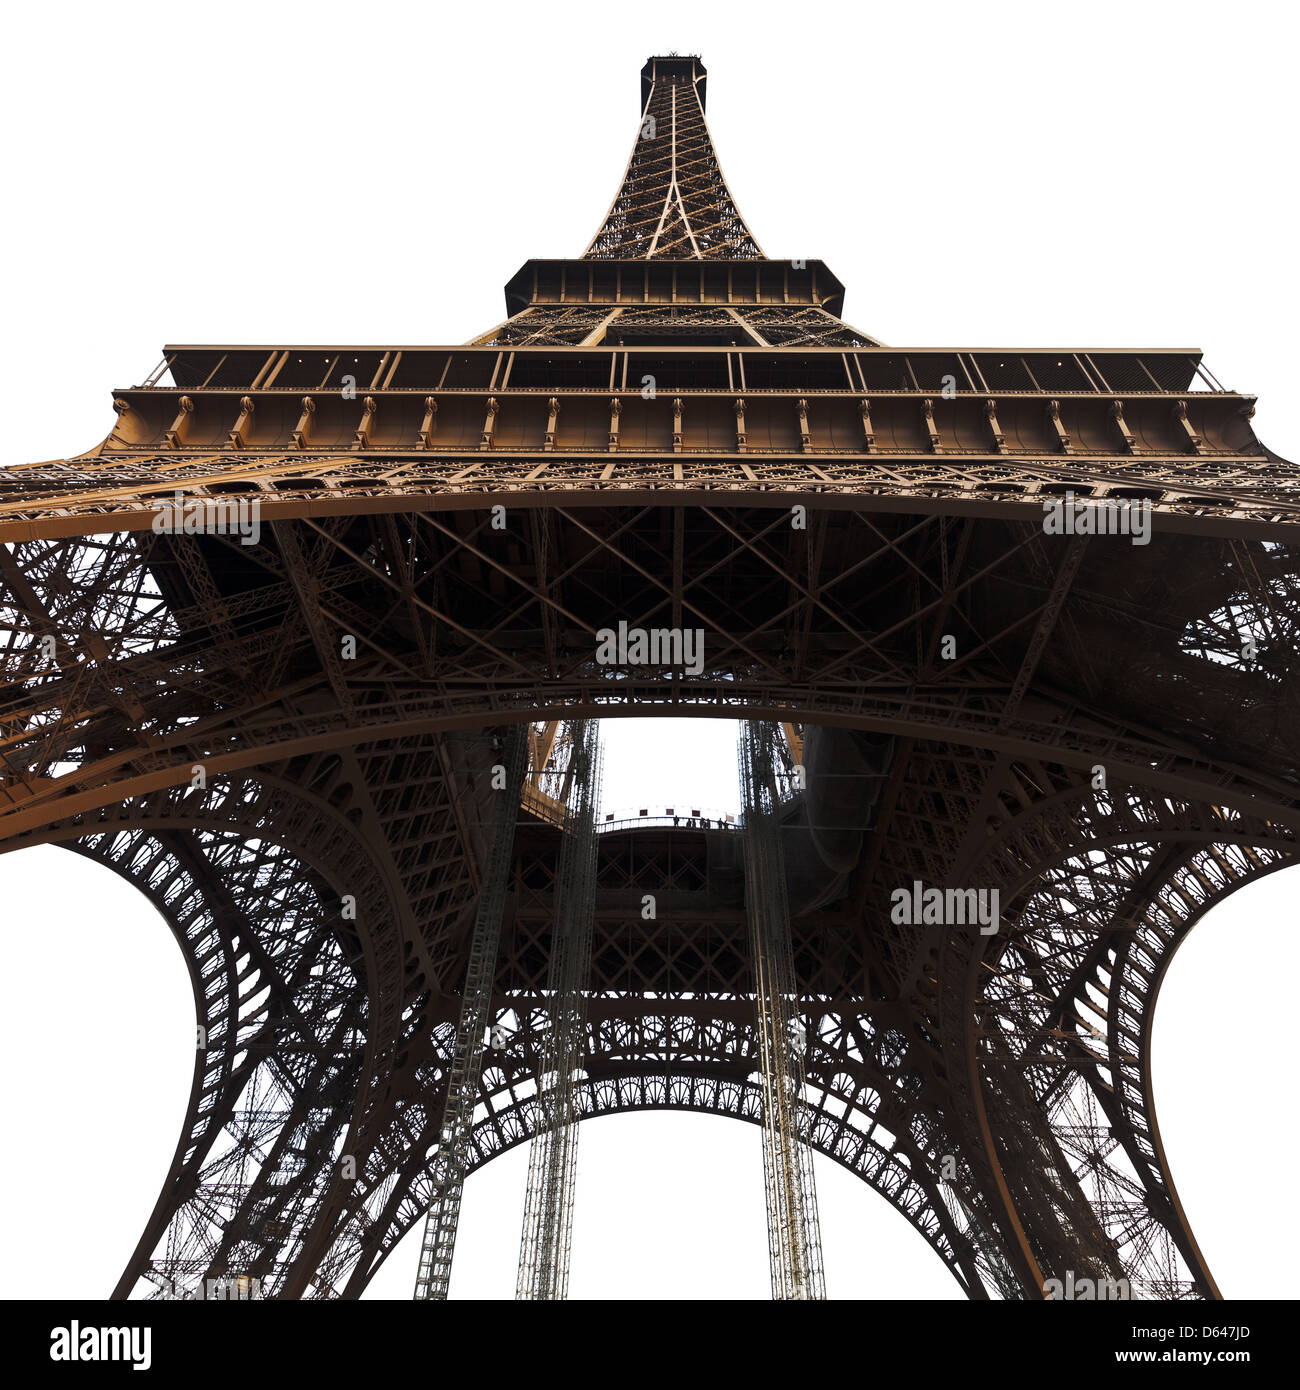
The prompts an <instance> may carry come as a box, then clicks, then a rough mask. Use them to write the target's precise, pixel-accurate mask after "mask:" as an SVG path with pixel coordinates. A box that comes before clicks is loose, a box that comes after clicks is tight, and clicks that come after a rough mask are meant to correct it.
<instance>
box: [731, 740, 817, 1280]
mask: <svg viewBox="0 0 1300 1390" xmlns="http://www.w3.org/2000/svg"><path fill="white" fill-rule="evenodd" d="M779 737H780V734H779V732H778V730H777V726H776V725H775V724H768V723H762V724H758V723H748V724H744V725H742V728H741V735H740V782H741V792H742V796H743V801H744V808H745V906H746V915H747V916H748V919H749V942H750V954H751V957H752V961H753V968H754V1003H755V1012H756V1017H757V1029H758V1046H759V1060H760V1065H761V1068H762V1084H763V1176H764V1179H765V1181H766V1186H767V1243H768V1254H769V1257H770V1260H771V1268H772V1297H773V1298H776V1299H814V1298H825V1297H826V1280H825V1276H824V1274H823V1271H822V1241H821V1227H820V1224H819V1222H818V1217H817V1187H816V1184H815V1182H814V1179H813V1168H812V1151H811V1149H810V1148H809V1146H808V1144H807V1143H806V1142H805V1139H806V1136H805V1135H804V1133H803V1132H802V1130H803V1125H804V1124H805V1123H806V1121H805V1120H804V1119H803V1118H801V1117H802V1114H803V1107H802V1105H801V1101H802V1099H803V1089H804V1060H803V1059H804V1053H805V1051H806V1049H807V1033H806V1031H805V1030H806V1025H805V1023H804V1020H803V1017H802V1010H801V1007H800V999H799V995H798V993H797V991H796V986H795V975H794V956H793V952H792V951H791V948H790V910H789V904H788V901H787V898H786V887H785V865H784V862H783V859H782V855H781V838H780V821H779V812H780V797H779V793H778V790H777V776H778V771H777V768H778V747H777V740H778V738H779Z"/></svg>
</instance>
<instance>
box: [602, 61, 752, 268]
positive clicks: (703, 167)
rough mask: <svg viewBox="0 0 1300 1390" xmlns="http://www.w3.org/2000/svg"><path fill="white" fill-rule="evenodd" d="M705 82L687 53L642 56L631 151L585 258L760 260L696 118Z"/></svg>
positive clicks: (704, 128) (701, 67)
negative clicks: (638, 106) (636, 123)
mask: <svg viewBox="0 0 1300 1390" xmlns="http://www.w3.org/2000/svg"><path fill="white" fill-rule="evenodd" d="M706 81H707V73H706V70H705V67H704V64H703V63H701V62H700V60H699V58H698V57H696V56H695V55H693V54H688V55H686V56H684V57H683V56H679V55H678V54H668V55H667V56H664V57H653V58H649V59H647V61H646V65H645V66H644V67H643V68H642V69H641V123H640V125H639V126H638V128H637V133H636V139H635V141H634V142H633V145H632V153H631V156H630V157H629V159H628V162H627V168H626V170H625V171H624V173H623V181H622V183H621V184H620V185H619V189H618V192H617V193H616V194H615V195H614V201H613V202H612V203H611V204H610V206H609V211H608V212H607V213H606V214H605V220H604V222H602V223H601V226H600V230H599V231H598V232H597V233H596V235H595V236H594V237H592V239H591V244H590V245H589V246H588V247H587V249H586V251H585V252H584V253H583V255H584V258H585V259H588V260H622V261H626V260H647V261H648V260H665V261H667V260H676V261H682V260H700V261H752V260H763V259H766V257H765V256H764V254H763V249H762V247H761V246H759V244H758V242H757V241H756V240H755V238H754V236H753V235H752V233H751V232H750V230H749V228H748V227H747V226H746V225H745V222H744V219H743V218H742V217H741V215H740V212H739V210H738V209H737V207H736V201H735V199H734V198H733V197H732V196H731V191H730V190H729V189H728V187H727V182H726V180H725V179H724V178H723V175H722V166H721V165H720V164H719V163H718V156H717V153H716V152H715V150H714V148H713V138H712V137H711V136H710V134H709V127H708V125H707V123H706V122H705V119H704V89H705V83H706Z"/></svg>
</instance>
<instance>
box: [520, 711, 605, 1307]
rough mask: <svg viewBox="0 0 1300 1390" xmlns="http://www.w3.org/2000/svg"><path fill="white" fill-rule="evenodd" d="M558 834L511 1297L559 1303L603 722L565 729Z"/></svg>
mask: <svg viewBox="0 0 1300 1390" xmlns="http://www.w3.org/2000/svg"><path fill="white" fill-rule="evenodd" d="M569 748H570V754H569V769H568V773H567V776H566V783H567V785H566V787H565V789H564V790H565V796H564V798H563V799H564V802H565V811H564V832H563V838H562V841H561V845H560V865H559V873H558V876H557V878H556V884H555V921H554V926H553V928H552V939H551V963H550V968H549V970H548V972H547V980H546V987H547V993H548V994H549V996H550V1026H549V1028H548V1029H547V1031H546V1041H545V1045H544V1048H543V1056H542V1067H541V1072H540V1074H539V1075H538V1078H537V1131H536V1133H535V1135H534V1137H533V1143H532V1148H531V1150H530V1152H529V1156H528V1195H527V1198H526V1201H525V1205H524V1228H523V1235H522V1238H521V1240H520V1244H519V1276H518V1279H517V1281H516V1284H515V1297H516V1298H519V1299H542V1300H550V1299H563V1298H566V1297H567V1296H568V1292H569V1248H570V1243H571V1240H572V1236H573V1186H574V1175H575V1173H576V1171H577V1155H578V1118H579V1117H578V1109H577V1094H576V1088H575V1081H576V1076H577V1072H578V1069H579V1067H580V1066H581V1065H582V1057H583V1050H584V1047H585V1044H586V1033H587V1026H586V1024H587V1019H586V1013H587V1009H586V990H587V986H588V981H589V977H590V974H591V933H592V919H593V917H594V914H595V908H596V808H597V805H598V804H599V801H600V773H601V757H600V745H599V726H598V724H597V722H596V721H595V720H594V719H578V720H574V721H572V723H571V724H570V725H569Z"/></svg>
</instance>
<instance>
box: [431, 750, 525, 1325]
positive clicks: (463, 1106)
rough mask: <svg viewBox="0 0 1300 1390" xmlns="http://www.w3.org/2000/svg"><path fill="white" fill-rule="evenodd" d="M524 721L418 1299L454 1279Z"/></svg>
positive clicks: (437, 1163) (489, 876) (477, 936)
mask: <svg viewBox="0 0 1300 1390" xmlns="http://www.w3.org/2000/svg"><path fill="white" fill-rule="evenodd" d="M528 727H529V726H528V725H527V724H516V725H515V726H514V727H513V728H512V729H511V730H510V732H509V734H508V735H507V736H506V744H505V752H504V764H503V766H504V768H505V785H504V786H503V787H499V788H497V789H496V790H495V791H494V792H493V810H492V843H491V846H490V848H489V850H488V859H487V864H486V865H485V867H484V872H483V876H482V882H481V884H480V886H479V895H478V910H477V912H476V914H475V917H474V932H473V935H472V936H471V938H470V947H469V965H468V967H467V969H466V971H465V988H464V992H463V993H462V995H461V1001H460V1020H459V1022H458V1023H457V1024H456V1047H455V1052H454V1054H453V1057H452V1063H451V1072H450V1075H449V1076H448V1078H447V1098H446V1101H445V1103H444V1108H443V1119H442V1130H441V1132H440V1133H439V1135H438V1152H437V1154H436V1155H435V1157H434V1161H433V1200H432V1201H431V1202H430V1204H429V1211H428V1215H427V1216H426V1217H425V1221H424V1243H423V1244H422V1246H421V1247H420V1267H419V1270H418V1271H417V1273H416V1276H415V1297H416V1299H445V1298H446V1297H447V1288H448V1285H449V1284H450V1283H451V1257H452V1254H453V1252H454V1251H455V1248H456V1229H457V1227H458V1225H459V1223H460V1201H461V1193H462V1191H463V1189H464V1186H465V1170H466V1168H467V1167H468V1165H469V1136H470V1131H471V1129H472V1128H473V1124H474V1105H475V1102H476V1100H477V1098H478V1089H479V1082H480V1079H481V1075H482V1071H483V1043H484V1034H485V1032H486V1030H487V1028H488V1026H489V1024H490V1023H491V1017H492V986H493V983H494V981H495V979H496V970H497V953H498V949H499V947H500V943H501V918H502V915H503V913H504V911H505V899H506V885H507V883H508V882H509V879H510V863H511V859H512V857H513V853H514V844H515V824H516V822H517V821H518V819H519V798H520V794H521V792H522V790H523V781H524V770H525V767H526V765H527V762H528Z"/></svg>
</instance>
